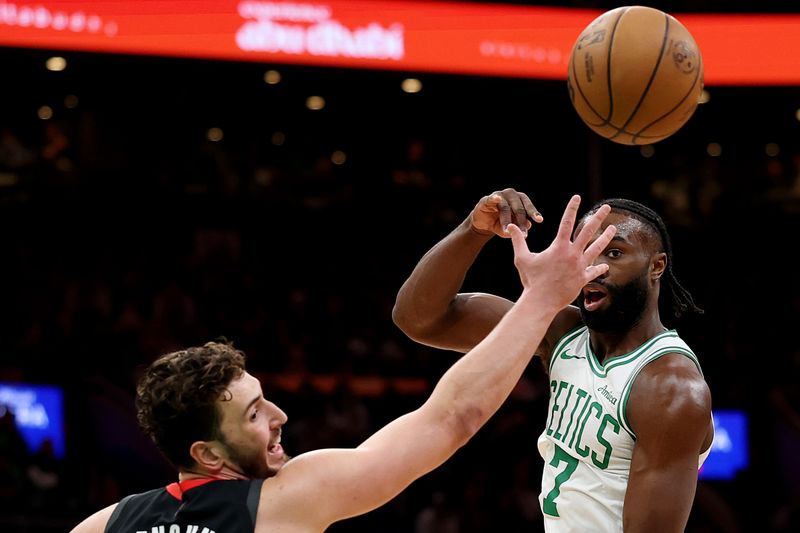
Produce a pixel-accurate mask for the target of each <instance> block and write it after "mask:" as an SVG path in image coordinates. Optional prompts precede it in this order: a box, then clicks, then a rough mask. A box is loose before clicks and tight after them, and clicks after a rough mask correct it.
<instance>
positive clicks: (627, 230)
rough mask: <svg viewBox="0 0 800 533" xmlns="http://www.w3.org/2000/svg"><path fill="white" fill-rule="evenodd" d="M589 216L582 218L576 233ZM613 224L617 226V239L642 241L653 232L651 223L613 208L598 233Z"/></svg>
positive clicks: (615, 237) (576, 232)
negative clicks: (648, 223)
mask: <svg viewBox="0 0 800 533" xmlns="http://www.w3.org/2000/svg"><path fill="white" fill-rule="evenodd" d="M587 218H588V216H587V215H584V217H583V218H581V221H580V223H579V224H578V225H577V226H576V228H575V235H577V234H578V232H579V231H580V230H581V229H582V228H583V226H584V224H585V223H586V220H587ZM611 225H614V226H615V227H616V228H617V233H616V234H615V236H614V239H615V240H619V239H622V240H625V241H629V242H640V241H642V240H649V239H648V237H649V236H650V235H651V234H652V228H650V226H649V225H647V224H646V223H644V222H642V221H641V220H639V219H638V218H636V217H634V216H632V215H630V214H629V213H627V212H625V211H613V210H612V211H611V213H609V214H608V216H607V217H606V218H605V220H603V223H602V224H601V225H600V229H599V230H597V234H598V235H599V234H600V233H602V232H603V230H605V229H606V228H607V227H608V226H611Z"/></svg>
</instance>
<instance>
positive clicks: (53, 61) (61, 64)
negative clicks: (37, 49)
mask: <svg viewBox="0 0 800 533" xmlns="http://www.w3.org/2000/svg"><path fill="white" fill-rule="evenodd" d="M45 67H46V68H47V70H49V71H51V72H61V71H62V70H64V69H65V68H67V60H66V59H64V58H63V57H60V56H54V57H51V58H49V59H48V60H47V61H46V62H45Z"/></svg>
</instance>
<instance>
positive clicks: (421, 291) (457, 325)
mask: <svg viewBox="0 0 800 533" xmlns="http://www.w3.org/2000/svg"><path fill="white" fill-rule="evenodd" d="M530 220H534V221H536V222H541V220H542V217H541V215H540V214H539V212H538V210H537V209H536V208H535V207H534V205H533V203H532V202H531V200H530V199H529V198H528V196H527V195H525V194H524V193H521V192H517V191H515V190H514V189H504V190H502V191H496V192H493V193H492V194H490V195H488V196H484V197H483V198H481V199H480V201H479V202H478V203H477V205H476V206H475V208H474V209H473V210H472V212H471V213H470V215H469V216H468V217H467V218H466V219H465V220H464V222H462V223H461V224H460V225H459V226H458V227H457V228H455V230H453V231H452V232H451V233H450V234H449V235H447V236H446V237H445V238H444V239H442V240H441V241H440V242H439V243H437V244H436V245H435V246H434V247H433V248H431V250H429V251H428V252H427V253H426V254H425V255H424V256H423V257H422V259H421V260H420V261H419V263H418V264H417V266H416V267H415V268H414V270H413V272H412V273H411V275H410V276H409V278H408V280H407V281H406V282H405V283H404V284H403V286H402V287H401V288H400V291H399V292H398V294H397V300H396V302H395V306H394V310H393V312H392V317H393V319H394V322H395V324H397V326H398V327H399V328H400V329H401V330H403V332H404V333H406V335H408V336H409V337H411V338H412V339H414V340H415V341H417V342H420V343H423V344H427V345H429V346H435V347H437V348H443V349H448V350H456V351H460V352H466V351H468V350H470V349H471V348H472V347H473V346H475V345H476V344H478V342H480V341H481V340H482V339H483V338H484V337H486V335H488V333H489V332H490V331H491V330H492V328H493V327H494V326H496V325H497V323H498V322H499V321H500V318H502V316H503V315H504V314H505V313H506V312H507V311H508V310H509V309H510V308H511V305H512V302H510V301H508V300H506V299H505V298H500V297H498V296H494V295H490V294H483V293H472V294H459V292H458V291H459V290H460V289H461V285H462V283H463V282H464V277H465V276H466V273H467V271H468V270H469V268H470V267H471V266H472V263H473V262H474V261H475V258H476V257H477V256H478V254H479V253H480V251H481V249H482V248H483V246H484V245H485V244H486V243H487V242H488V241H489V239H491V238H492V237H493V236H494V235H499V236H501V237H505V238H508V237H510V234H509V233H508V232H506V231H505V229H506V227H507V226H508V224H511V223H513V224H515V225H516V226H518V227H519V228H522V229H523V232H526V231H527V229H528V228H529V227H530V225H531V222H530Z"/></svg>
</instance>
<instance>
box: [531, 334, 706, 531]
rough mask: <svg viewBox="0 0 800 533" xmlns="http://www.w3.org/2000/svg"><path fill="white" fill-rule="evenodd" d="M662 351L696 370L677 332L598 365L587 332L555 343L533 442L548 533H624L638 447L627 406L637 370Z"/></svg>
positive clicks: (540, 497) (688, 351)
mask: <svg viewBox="0 0 800 533" xmlns="http://www.w3.org/2000/svg"><path fill="white" fill-rule="evenodd" d="M667 353H679V354H683V355H685V356H686V357H688V358H690V359H691V360H692V361H694V363H695V364H696V365H697V368H698V370H699V369H700V364H699V363H698V362H697V358H696V357H695V355H694V353H692V351H691V350H690V349H689V347H688V346H687V345H686V343H685V342H683V340H681V339H680V337H678V334H677V333H676V332H675V331H665V332H663V333H661V334H659V335H657V336H655V337H653V338H652V339H650V340H649V341H648V342H646V343H645V344H643V345H642V346H640V347H638V348H637V349H635V350H633V351H632V352H630V353H627V354H624V355H620V356H617V357H612V358H609V359H607V360H606V361H605V362H604V363H603V364H600V363H599V362H598V361H597V358H596V357H595V355H594V354H593V353H592V350H591V347H590V345H589V331H588V329H587V328H586V327H581V328H578V329H576V330H573V331H571V332H570V333H568V334H567V335H565V336H564V337H563V338H562V339H561V340H560V341H559V342H558V344H557V345H556V348H555V350H553V352H552V356H551V359H550V404H549V408H548V417H547V425H546V426H545V430H544V431H543V432H542V434H541V436H540V437H539V442H538V446H539V453H541V455H542V458H543V459H544V463H545V464H544V474H543V475H542V492H541V494H540V495H539V503H540V505H541V507H542V513H543V515H544V523H545V529H546V530H547V531H548V533H561V532H574V533H584V532H587V531H598V532H612V531H622V504H623V502H624V499H625V489H626V487H627V484H628V473H629V471H630V466H631V456H632V454H633V446H634V442H635V436H634V433H633V430H632V429H631V427H630V424H629V423H628V419H627V416H626V413H625V408H626V405H627V402H628V397H629V395H630V392H631V386H632V384H633V381H634V380H635V379H636V376H637V375H638V374H639V372H640V371H641V370H642V368H644V366H645V365H646V364H648V363H650V362H651V361H654V360H655V359H658V358H659V357H661V356H662V355H664V354H667ZM702 459H705V457H703V458H702ZM702 459H701V460H702Z"/></svg>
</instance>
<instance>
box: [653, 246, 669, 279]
mask: <svg viewBox="0 0 800 533" xmlns="http://www.w3.org/2000/svg"><path fill="white" fill-rule="evenodd" d="M665 270H667V254H665V253H664V252H659V253H657V254H655V255H653V260H652V262H651V264H650V279H651V280H652V281H656V280H658V279H660V278H661V276H662V275H663V274H664V271H665Z"/></svg>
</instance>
